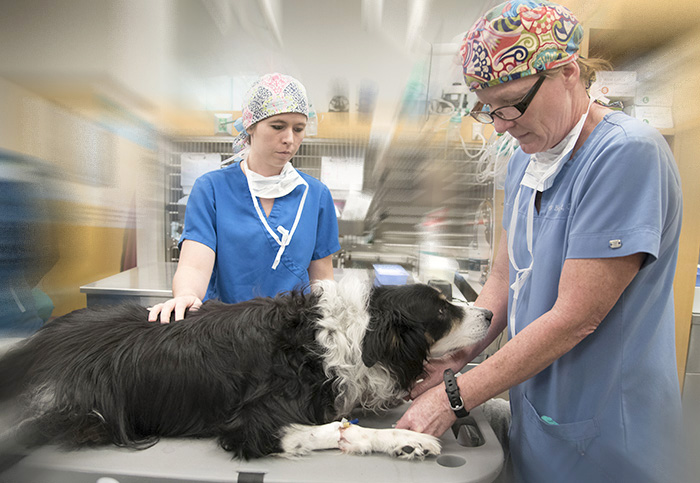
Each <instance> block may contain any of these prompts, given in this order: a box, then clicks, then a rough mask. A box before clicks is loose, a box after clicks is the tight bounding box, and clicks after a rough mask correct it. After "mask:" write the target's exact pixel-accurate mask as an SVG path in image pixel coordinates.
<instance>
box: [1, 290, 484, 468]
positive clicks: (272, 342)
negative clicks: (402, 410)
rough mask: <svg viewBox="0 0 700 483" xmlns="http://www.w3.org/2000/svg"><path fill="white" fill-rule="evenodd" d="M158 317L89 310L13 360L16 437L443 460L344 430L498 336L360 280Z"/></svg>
mask: <svg viewBox="0 0 700 483" xmlns="http://www.w3.org/2000/svg"><path fill="white" fill-rule="evenodd" d="M146 313H147V310H146V309H145V308H143V307H139V306H136V305H121V306H113V307H107V308H105V307H88V308H86V309H81V310H78V311H75V312H72V313H70V314H67V315H65V316H62V317H58V318H56V319H55V320H53V321H52V322H51V323H50V324H46V325H45V326H44V327H42V328H41V329H40V330H39V331H37V332H36V333H35V334H34V335H33V336H31V337H29V338H28V339H25V340H24V341H22V342H21V343H19V344H18V345H17V346H16V347H14V348H13V350H11V351H9V352H8V353H7V354H5V355H4V356H2V357H1V358H0V400H7V401H14V402H17V403H18V404H23V407H22V408H21V409H22V410H23V413H22V414H23V415H22V419H21V420H18V421H17V427H18V428H21V429H22V430H26V431H25V432H27V434H35V435H36V436H37V438H39V437H40V438H41V439H37V440H36V441H35V442H34V441H33V444H37V445H39V444H46V443H57V444H67V445H68V446H73V447H80V446H85V445H92V446H94V445H96V444H115V445H118V446H122V447H129V448H134V449H143V448H144V447H147V446H150V445H153V444H156V442H157V441H158V439H159V438H160V437H178V436H187V437H212V436H213V437H216V438H217V440H218V442H219V444H220V445H221V447H222V448H223V449H225V450H227V451H230V452H231V453H233V455H234V456H236V457H239V458H245V459H249V458H257V457H261V456H265V455H269V454H281V455H283V456H295V455H300V454H305V453H307V452H309V451H313V450H316V449H328V448H338V449H341V450H342V451H346V452H350V453H358V454H363V453H369V452H381V453H386V454H389V455H392V456H396V457H399V458H404V459H416V458H423V457H425V456H426V455H435V454H438V453H439V452H440V444H439V441H438V440H437V439H436V438H433V437H432V436H429V435H425V434H421V433H416V432H413V431H407V430H398V429H391V428H387V429H370V428H363V427H361V426H359V425H356V424H350V425H346V424H344V423H342V422H339V421H338V420H339V419H340V418H341V417H343V416H345V415H348V414H350V413H351V412H352V411H353V410H354V409H356V408H358V407H362V408H365V409H367V410H370V411H377V410H381V409H384V408H390V407H393V406H394V405H395V404H396V403H398V402H401V401H402V400H403V397H404V396H405V395H406V394H407V393H408V391H409V389H410V388H411V387H412V385H413V382H414V381H415V380H416V379H418V378H419V377H420V376H421V374H422V372H423V362H424V361H425V360H426V358H427V357H428V356H429V355H430V354H431V351H433V349H435V348H436V346H438V345H439V346H440V347H439V348H438V349H439V350H438V349H436V350H435V353H438V352H440V353H445V352H449V351H453V350H457V349H460V348H463V347H464V346H465V345H469V344H475V343H477V342H479V341H480V340H481V339H482V338H483V337H485V335H486V332H487V330H488V320H487V318H488V317H487V316H486V315H485V313H484V311H483V310H481V309H476V308H469V307H460V306H456V305H455V304H451V303H450V302H448V301H447V300H445V297H444V296H443V295H441V294H440V293H439V292H438V291H436V290H434V289H433V288H431V287H428V286H426V285H422V284H412V285H404V286H394V287H380V288H376V289H375V288H372V287H370V286H369V284H366V283H364V282H362V281H360V280H353V279H351V278H344V279H343V280H342V281H341V282H333V281H323V282H322V283H319V285H318V286H315V287H314V289H313V290H311V291H306V292H305V291H301V290H299V291H295V292H291V293H285V294H283V295H279V296H277V297H275V298H258V299H254V300H250V301H247V302H241V303H239V304H224V303H221V302H217V301H207V302H205V303H204V304H203V305H202V306H201V307H200V308H199V309H198V310H197V311H189V313H188V316H187V317H186V318H185V319H184V320H181V321H179V322H178V323H176V324H153V323H147V322H145V321H146ZM381 334H386V337H390V338H389V339H387V338H385V337H384V336H381V337H380V336H379V335H381ZM365 351H367V353H365ZM363 361H365V362H367V364H365V363H363ZM370 366H371V367H370ZM94 374H100V375H101V377H100V378H95V377H94ZM173 394H177V397H173ZM59 402H60V403H59ZM65 407H70V408H71V411H70V413H69V414H66V411H65V409H64V408H65ZM453 407H454V406H453ZM32 428H34V429H36V430H37V431H36V432H35V433H31V430H32ZM311 436H314V437H313V438H311Z"/></svg>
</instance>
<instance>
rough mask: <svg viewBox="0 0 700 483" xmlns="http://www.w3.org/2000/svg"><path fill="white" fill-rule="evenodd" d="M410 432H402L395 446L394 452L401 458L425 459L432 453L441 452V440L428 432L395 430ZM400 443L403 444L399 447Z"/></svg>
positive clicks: (437, 453)
mask: <svg viewBox="0 0 700 483" xmlns="http://www.w3.org/2000/svg"><path fill="white" fill-rule="evenodd" d="M394 431H402V433H403V432H405V433H408V435H404V434H402V435H401V436H400V437H399V438H398V439H399V441H397V442H396V443H395V444H396V446H394V448H393V451H392V454H393V455H394V456H397V457H399V458H401V459H405V460H412V459H423V458H425V457H426V456H430V455H439V454H440V441H438V439H437V438H435V437H433V436H430V435H428V434H422V433H416V432H414V431H404V430H394ZM399 445H402V446H400V447H399Z"/></svg>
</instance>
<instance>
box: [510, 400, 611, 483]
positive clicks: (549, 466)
mask: <svg viewBox="0 0 700 483" xmlns="http://www.w3.org/2000/svg"><path fill="white" fill-rule="evenodd" d="M521 404H522V412H523V421H522V422H521V423H520V424H519V426H520V428H519V431H517V432H519V433H520V434H511V438H513V437H515V438H518V439H519V440H520V441H513V440H512V439H511V445H512V446H513V443H516V444H517V445H518V446H519V451H517V453H518V454H517V456H514V457H515V458H516V459H517V460H519V461H518V462H516V465H517V466H518V467H519V469H520V472H521V473H524V474H522V477H524V480H525V481H540V482H542V481H597V482H602V481H608V478H607V477H605V476H604V475H603V474H600V472H599V469H597V468H595V467H596V466H597V465H593V464H592V463H591V462H590V461H587V460H588V458H586V452H587V449H588V447H589V445H590V444H591V442H592V441H593V440H594V439H595V438H596V437H597V436H598V435H599V434H600V428H599V426H598V422H597V421H596V420H595V419H588V420H584V421H577V422H574V423H556V422H555V421H554V420H553V419H551V418H550V417H549V415H542V414H539V412H538V411H537V410H536V409H535V408H534V406H533V405H532V404H531V403H530V401H529V400H528V399H527V398H526V397H525V396H524V395H523V396H522V402H521ZM591 472H592V473H595V474H591ZM536 475H537V476H536ZM543 475H549V476H550V477H549V478H546V479H545V480H543V479H542V477H543ZM584 475H587V476H584ZM582 476H583V477H584V479H581V477H582ZM569 477H571V478H573V479H567V478H569ZM562 478H564V479H562ZM587 478H588V480H587ZM590 478H595V479H590Z"/></svg>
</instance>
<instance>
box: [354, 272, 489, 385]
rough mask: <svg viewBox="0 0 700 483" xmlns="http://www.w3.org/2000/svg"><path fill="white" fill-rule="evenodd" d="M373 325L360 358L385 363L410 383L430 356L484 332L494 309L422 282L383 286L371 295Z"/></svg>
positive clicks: (368, 362) (461, 345)
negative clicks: (474, 304) (452, 297)
mask: <svg viewBox="0 0 700 483" xmlns="http://www.w3.org/2000/svg"><path fill="white" fill-rule="evenodd" d="M369 316H370V320H369V326H368V327H367V332H366V333H365V336H364V339H363V341H362V362H364V364H365V365H366V366H367V367H372V366H373V365H374V364H376V363H380V364H383V365H384V366H385V367H386V368H387V369H389V370H390V371H391V372H392V373H393V374H394V375H395V376H396V377H397V379H398V383H399V386H400V387H402V388H408V387H409V386H410V384H411V383H412V382H413V381H414V380H415V379H417V378H418V377H419V376H420V375H421V374H422V372H423V363H424V362H425V361H426V360H427V358H428V357H441V356H443V355H445V354H447V353H449V352H453V351H455V350H458V349H461V348H464V347H467V346H469V345H473V344H475V343H476V342H478V341H480V340H481V339H483V338H484V337H485V336H486V333H487V331H488V327H489V324H490V322H491V316H492V314H491V312H490V311H488V310H485V309H480V308H477V307H470V306H468V305H466V304H455V303H451V302H450V301H448V300H447V298H446V297H445V296H444V295H443V294H442V293H440V292H439V291H438V290H436V289H434V288H433V287H430V286H428V285H423V284H412V285H401V286H382V287H375V288H373V289H372V292H371V293H370V297H369Z"/></svg>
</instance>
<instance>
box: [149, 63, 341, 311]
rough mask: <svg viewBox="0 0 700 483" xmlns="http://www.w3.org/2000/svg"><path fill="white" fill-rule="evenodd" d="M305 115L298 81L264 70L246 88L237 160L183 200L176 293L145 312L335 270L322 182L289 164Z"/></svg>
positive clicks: (274, 290)
mask: <svg viewBox="0 0 700 483" xmlns="http://www.w3.org/2000/svg"><path fill="white" fill-rule="evenodd" d="M307 117H308V102H307V99H306V91H305V89H304V86H303V85H302V84H301V83H300V82H299V81H298V80H296V79H294V78H293V77H290V76H287V75H283V74H277V73H275V74H267V75H265V76H263V77H261V78H260V79H259V80H258V81H257V82H256V83H255V84H254V85H253V86H252V87H251V88H250V90H249V91H248V93H247V94H246V96H245V99H244V105H243V116H242V119H241V124H242V128H241V130H242V133H241V135H240V136H239V137H238V138H237V140H236V141H235V142H234V145H235V147H234V150H236V151H238V152H237V154H236V155H235V156H234V158H235V160H236V162H234V163H233V164H230V165H228V166H227V167H225V168H223V169H220V170H216V171H212V172H209V173H207V174H205V175H203V176H201V177H200V178H198V179H197V181H196V182H195V184H194V186H193V188H192V192H191V193H190V197H189V199H188V202H187V210H186V213H185V229H184V232H183V234H182V238H181V240H180V260H179V262H178V267H177V271H176V273H175V276H174V278H173V296H174V298H173V299H171V300H169V301H167V302H165V303H164V304H157V305H155V306H153V307H152V308H151V311H150V314H149V320H151V321H156V320H160V321H161V322H168V321H169V320H170V316H171V314H173V313H174V315H175V320H180V319H182V318H183V317H184V314H185V311H186V310H187V309H188V308H193V309H196V308H197V307H199V306H200V305H201V304H202V301H203V300H206V299H219V300H222V301H224V302H227V303H235V302H241V301H244V300H248V299H251V298H253V297H258V296H270V297H271V296H275V295H277V294H278V293H280V292H283V291H288V290H292V289H294V288H295V287H297V286H300V285H303V284H305V283H308V282H309V281H313V280H319V279H332V278H333V265H332V255H333V253H335V252H336V251H338V250H339V249H340V243H339V241H338V221H337V218H336V214H335V207H334V205H333V199H332V198H331V194H330V191H329V190H328V188H327V187H326V186H325V185H324V184H323V183H321V182H320V181H318V180H316V179H315V178H313V177H311V176H308V175H306V174H305V173H300V172H299V171H297V170H296V169H294V167H293V166H292V165H291V163H290V160H291V159H292V157H293V156H294V155H295V154H296V152H297V150H298V149H299V146H300V145H301V142H302V140H303V139H304V130H305V128H306V121H307Z"/></svg>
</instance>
